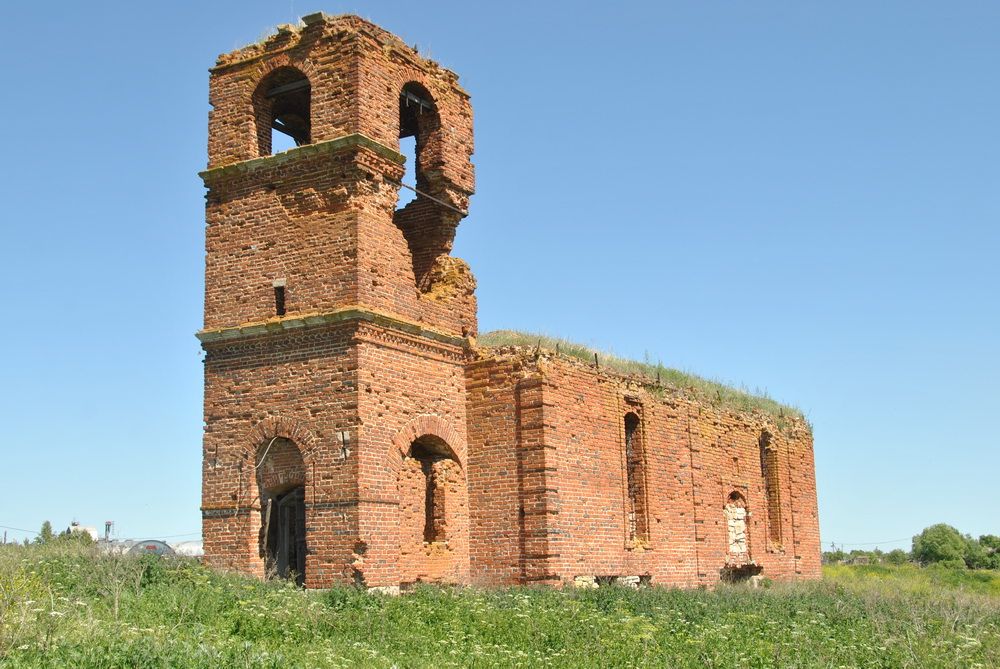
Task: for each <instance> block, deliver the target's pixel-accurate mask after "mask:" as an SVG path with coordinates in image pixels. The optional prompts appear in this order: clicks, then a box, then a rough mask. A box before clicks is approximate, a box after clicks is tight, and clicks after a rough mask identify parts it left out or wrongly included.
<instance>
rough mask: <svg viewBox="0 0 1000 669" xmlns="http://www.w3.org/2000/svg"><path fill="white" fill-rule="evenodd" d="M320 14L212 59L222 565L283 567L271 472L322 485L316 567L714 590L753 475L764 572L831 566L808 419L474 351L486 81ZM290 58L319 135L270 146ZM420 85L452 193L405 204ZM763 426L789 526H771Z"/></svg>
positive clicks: (209, 412) (431, 155) (212, 532)
mask: <svg viewBox="0 0 1000 669" xmlns="http://www.w3.org/2000/svg"><path fill="white" fill-rule="evenodd" d="M306 24H307V25H306V27H305V28H303V29H301V30H299V29H286V28H282V29H281V30H280V31H279V34H278V35H277V36H275V37H273V38H271V39H269V40H267V41H265V42H264V43H263V44H259V45H254V46H251V47H247V48H245V49H242V50H239V51H237V52H234V53H232V54H228V55H225V56H222V57H220V59H219V62H218V65H217V67H215V68H214V69H213V70H212V75H211V85H210V87H211V93H210V98H211V102H212V105H213V109H212V112H211V114H210V118H209V168H210V169H209V170H208V171H206V172H204V173H203V175H202V176H203V178H204V180H205V183H206V186H207V187H208V189H209V190H208V194H207V196H206V221H207V228H206V273H205V329H204V330H203V331H202V332H201V333H199V336H200V338H201V339H202V342H203V346H204V348H205V351H206V359H205V405H204V409H205V438H204V468H203V489H202V506H203V518H204V526H203V531H204V539H205V553H206V561H207V562H208V563H209V564H212V565H215V566H218V567H221V568H228V569H236V570H240V571H244V572H247V573H252V574H257V575H263V560H262V559H261V556H260V545H259V537H260V529H261V487H263V488H264V489H265V492H266V490H268V489H270V490H272V491H275V490H278V489H282V490H284V489H285V488H287V487H288V486H290V485H299V484H302V485H304V489H305V504H306V544H307V550H308V555H307V558H306V585H307V586H309V587H327V586H330V585H332V584H334V583H358V584H363V585H367V586H373V587H379V586H389V587H393V586H397V585H399V584H408V583H412V582H416V581H445V582H457V583H475V584H482V585H502V584H514V583H548V584H554V585H558V584H560V583H566V582H572V581H573V580H574V579H575V578H576V577H577V576H585V577H586V576H638V575H643V576H649V577H650V578H651V579H652V581H653V582H656V583H664V584H673V585H686V586H691V585H696V584H705V583H713V582H715V581H717V580H718V579H719V577H720V570H721V569H722V568H723V567H724V566H725V564H726V560H727V540H728V537H727V529H726V523H725V516H724V507H725V504H726V501H727V499H728V497H729V495H730V493H732V492H734V491H735V492H738V493H739V494H740V495H742V496H743V498H745V499H746V501H747V506H748V508H749V510H750V517H749V523H748V534H749V546H750V553H751V555H750V557H751V559H752V560H754V561H756V562H757V563H758V564H759V565H760V566H762V567H763V570H764V574H765V575H766V576H772V577H780V578H791V577H796V576H803V577H816V576H818V575H819V535H818V521H817V519H816V496H815V478H814V469H813V467H814V464H813V456H812V442H811V434H810V431H809V429H808V427H807V426H806V425H804V424H803V423H801V422H797V421H795V420H791V419H789V420H787V421H784V423H783V424H782V425H778V424H777V422H776V421H775V420H773V419H772V418H769V417H764V416H760V415H756V414H741V413H733V412H730V411H723V410H720V409H717V408H714V407H712V406H710V405H709V404H706V403H698V402H696V401H694V400H692V399H690V398H686V397H680V396H667V397H660V396H658V395H656V394H654V393H652V392H651V391H650V390H649V389H647V388H644V387H642V386H640V385H636V384H635V383H633V382H632V381H629V380H627V379H622V378H619V377H616V376H614V375H611V374H607V373H605V372H603V371H599V370H595V369H594V368H592V367H589V366H587V365H584V364H581V363H578V362H573V361H570V360H566V359H558V358H552V357H551V356H550V355H547V354H546V355H543V356H541V360H536V359H535V356H534V354H533V353H532V352H511V351H503V352H495V351H494V352H490V351H477V350H476V349H475V347H474V343H473V341H474V340H472V339H470V338H468V337H471V336H473V335H475V332H476V301H475V296H474V294H473V292H474V289H475V280H474V278H473V277H472V274H471V272H470V271H469V268H468V266H467V265H466V264H465V263H464V262H463V261H461V260H460V259H458V258H453V257H451V256H450V255H449V254H450V251H451V245H452V240H453V238H454V233H455V228H456V226H457V224H458V223H459V221H460V220H461V218H462V217H463V214H462V213H461V212H462V211H463V210H465V209H466V208H467V207H468V204H469V196H470V195H471V193H472V189H473V185H474V174H473V169H472V164H471V161H470V157H471V154H472V149H473V145H472V112H471V107H470V105H469V101H468V96H467V95H466V93H465V92H464V91H463V90H462V89H461V88H460V87H459V86H458V83H457V77H456V76H455V75H454V74H453V73H451V72H450V71H448V70H445V69H443V68H441V67H439V66H438V65H437V64H436V63H433V62H431V61H428V60H425V59H423V58H421V57H420V56H419V55H418V54H416V53H415V52H414V51H413V50H412V49H410V48H409V47H407V46H405V45H404V44H403V43H402V42H401V41H400V40H398V39H397V38H395V37H394V36H392V35H390V34H388V33H386V32H385V31H383V30H381V29H380V28H377V27H376V26H373V25H371V24H369V23H367V22H365V21H363V20H361V19H358V18H357V17H336V18H325V19H324V18H321V17H308V20H307V21H306ZM288 67H294V68H297V69H298V70H299V71H300V72H301V73H302V74H303V75H304V76H306V77H307V78H308V79H309V82H310V96H311V97H310V100H311V103H310V120H311V138H310V139H311V143H310V144H308V145H305V146H301V147H298V148H296V149H292V150H290V151H287V152H284V153H281V154H278V155H274V156H265V157H260V156H259V153H260V152H261V151H260V147H261V145H262V144H263V145H266V141H262V138H266V132H265V131H267V128H266V127H264V126H262V125H261V123H269V119H270V117H269V115H268V112H267V107H268V104H269V103H268V102H267V101H266V100H264V99H262V97H261V96H262V94H263V93H262V90H263V89H262V88H261V86H262V84H261V82H262V81H263V80H265V78H266V77H267V76H268V74H269V73H271V72H274V71H275V70H276V69H278V68H288ZM411 83H415V84H419V86H416V87H414V90H419V91H420V92H421V95H424V96H425V97H426V98H427V99H428V102H429V104H431V105H432V109H431V110H430V111H429V112H427V113H429V114H431V115H432V116H431V117H430V118H427V117H425V118H423V120H421V121H420V122H419V123H418V125H419V128H418V135H419V137H418V147H419V153H420V156H419V163H420V168H421V171H420V173H419V174H417V175H416V180H417V183H418V185H419V187H420V188H421V189H422V190H425V192H428V193H430V194H431V195H433V196H434V197H435V198H437V199H440V200H442V201H444V202H446V203H449V205H450V206H448V207H445V206H441V205H440V204H438V203H435V202H433V201H432V200H430V199H428V198H426V197H419V198H418V199H417V200H415V201H414V202H412V203H410V205H408V206H407V207H406V208H404V209H402V210H396V204H397V201H398V197H397V196H398V188H399V187H398V185H397V181H398V180H399V179H400V177H401V176H402V174H403V167H402V164H401V163H402V156H400V155H399V154H398V152H397V149H398V138H399V134H400V102H399V100H400V97H399V96H400V92H401V91H402V90H403V87H404V86H407V85H409V84H411ZM269 86H270V84H268V83H265V85H264V88H268V87H269ZM255 94H256V97H255ZM456 209H457V210H459V211H456ZM275 282H279V283H282V284H283V286H284V290H285V307H286V313H285V314H283V315H278V314H277V313H276V310H275V303H274V302H275V298H274V287H275ZM629 410H631V411H634V412H635V413H636V414H637V415H639V416H640V417H641V441H642V446H643V448H642V462H641V463H640V464H641V467H640V469H639V470H637V471H640V472H641V477H639V478H640V479H641V481H640V483H641V485H640V487H641V488H642V494H641V498H640V499H639V500H638V501H639V504H638V505H637V508H640V510H641V511H644V517H645V519H646V520H647V530H646V532H645V535H647V536H640V537H638V538H632V537H630V536H629V532H628V525H627V519H628V510H629V508H630V504H629V492H628V485H627V474H626V472H627V468H626V459H625V444H624V422H623V421H624V416H625V412H626V411H629ZM765 430H766V431H768V432H769V433H770V435H771V439H770V444H771V446H772V447H773V448H774V449H775V454H776V458H777V468H776V470H775V473H774V481H775V484H776V486H777V496H776V498H775V505H776V508H780V513H779V514H778V515H779V516H780V519H779V520H780V523H781V526H780V537H781V543H780V545H778V544H776V543H774V542H770V543H769V540H768V532H767V529H768V522H769V519H768V515H769V514H768V505H767V500H766V495H765V490H764V484H763V477H762V475H761V470H760V451H759V443H760V437H761V434H762V432H763V431H765ZM275 438H279V439H278V441H276V442H275V441H274V440H275ZM284 440H287V441H284ZM415 441H420V442H421V443H422V444H431V445H432V446H433V448H434V449H437V450H436V451H435V452H436V453H438V454H439V455H441V456H442V457H443V458H444V459H443V460H441V461H440V462H437V463H436V464H435V465H434V467H435V469H434V472H435V477H436V478H437V480H438V481H439V485H440V490H439V492H440V495H439V496H438V497H437V501H438V502H441V500H442V499H443V500H444V501H443V506H442V507H441V508H440V509H439V515H440V517H439V518H438V522H439V523H441V522H443V525H444V528H445V532H444V539H443V540H437V539H435V540H433V541H428V540H427V537H425V536H424V533H423V527H424V522H423V514H424V513H425V512H426V505H425V496H426V474H425V473H424V472H422V471H420V468H419V466H417V464H416V463H415V461H414V460H413V459H412V457H411V456H412V455H413V453H412V450H411V449H412V445H413V443H414V442H415ZM272 442H273V443H276V444H278V446H277V447H276V448H275V450H274V452H273V453H269V454H268V457H267V458H264V457H263V451H264V450H265V449H266V448H267V445H268V444H271V443H272ZM261 463H263V464H261ZM258 465H259V466H258ZM637 480H639V479H637Z"/></svg>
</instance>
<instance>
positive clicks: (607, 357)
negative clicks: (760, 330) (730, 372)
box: [479, 330, 805, 421]
mask: <svg viewBox="0 0 1000 669" xmlns="http://www.w3.org/2000/svg"><path fill="white" fill-rule="evenodd" d="M479 344H480V345H481V346H486V347H489V348H500V347H504V346H520V347H525V348H535V347H539V348H541V349H544V350H546V351H548V352H551V353H555V352H558V353H559V354H560V355H564V356H566V357H569V358H575V359H577V360H580V361H583V362H586V363H589V364H594V354H595V353H596V354H597V359H598V362H599V364H600V366H601V367H602V368H607V369H610V370H613V371H615V372H618V373H620V374H627V375H630V376H638V377H642V378H644V379H645V380H646V381H647V382H648V383H649V386H648V388H649V390H650V392H653V393H662V394H667V393H670V392H671V391H673V392H675V393H676V392H680V393H682V394H685V395H688V396H691V397H694V398H697V399H700V400H702V401H705V402H708V403H711V404H713V405H715V406H719V407H723V408H727V409H733V410H736V411H748V412H753V411H756V412H760V413H763V414H767V415H770V416H773V417H775V418H777V419H778V420H779V421H782V419H784V418H789V417H796V418H801V419H803V420H805V416H804V415H803V414H802V412H801V411H800V410H799V409H797V408H796V407H793V406H790V405H787V404H782V403H780V402H776V401H775V400H773V399H771V398H770V397H768V396H767V393H766V392H764V391H762V390H753V391H751V390H749V389H747V388H733V387H732V386H728V385H726V384H724V383H720V382H718V381H712V380H710V379H705V378H702V377H700V376H696V375H694V374H689V373H687V372H682V371H680V370H677V369H671V368H670V367H664V366H663V364H662V363H660V362H656V363H651V362H639V361H637V360H629V359H627V358H620V357H618V356H616V355H612V354H609V353H603V352H601V351H596V350H594V349H592V348H590V347H588V346H584V345H583V344H577V343H575V342H571V341H566V340H565V339H559V338H557V337H548V336H546V335H539V334H533V333H530V332H517V331H515V330H494V331H493V332H487V333H485V334H482V335H480V336H479ZM657 380H659V385H657Z"/></svg>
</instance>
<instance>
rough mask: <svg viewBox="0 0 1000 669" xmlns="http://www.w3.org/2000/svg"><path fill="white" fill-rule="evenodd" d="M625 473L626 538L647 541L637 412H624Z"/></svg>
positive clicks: (647, 528)
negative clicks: (626, 504)
mask: <svg viewBox="0 0 1000 669" xmlns="http://www.w3.org/2000/svg"><path fill="white" fill-rule="evenodd" d="M625 474H626V487H627V490H628V509H627V513H628V519H627V520H628V540H629V542H630V543H633V544H645V543H647V542H648V541H649V521H648V515H647V513H646V467H645V448H644V444H643V439H642V422H641V421H640V420H639V416H638V414H635V413H632V412H629V413H627V414H625Z"/></svg>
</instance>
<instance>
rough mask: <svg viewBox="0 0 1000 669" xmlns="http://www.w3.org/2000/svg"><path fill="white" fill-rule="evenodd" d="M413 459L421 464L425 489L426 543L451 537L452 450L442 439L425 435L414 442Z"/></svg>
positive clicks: (411, 451) (454, 464)
mask: <svg viewBox="0 0 1000 669" xmlns="http://www.w3.org/2000/svg"><path fill="white" fill-rule="evenodd" d="M410 458H412V459H413V460H415V461H416V462H417V463H418V464H419V467H420V473H421V478H422V481H421V483H422V488H423V510H422V513H421V514H420V516H421V517H422V521H423V537H424V542H425V543H435V542H440V541H445V540H446V539H447V538H448V515H447V512H448V508H447V503H448V499H447V498H448V487H449V484H450V483H453V478H454V474H455V472H456V466H457V465H456V463H455V461H454V460H453V459H452V457H451V452H450V449H448V447H447V445H446V444H444V442H442V441H440V440H435V439H433V438H429V437H423V438H421V439H418V440H416V441H415V442H413V445H412V446H411V447H410Z"/></svg>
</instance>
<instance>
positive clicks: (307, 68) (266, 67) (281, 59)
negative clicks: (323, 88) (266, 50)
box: [243, 53, 318, 102]
mask: <svg viewBox="0 0 1000 669" xmlns="http://www.w3.org/2000/svg"><path fill="white" fill-rule="evenodd" d="M283 67H290V68H293V69H296V70H298V71H299V72H301V73H302V74H304V75H306V78H307V79H309V85H310V86H313V87H315V86H316V81H317V78H318V73H317V71H316V67H315V66H314V65H313V64H312V61H311V60H309V59H308V58H301V59H300V58H292V57H290V56H289V55H288V54H287V53H283V54H280V55H278V56H275V57H274V58H271V59H269V60H267V61H264V62H262V63H260V64H259V65H258V66H257V67H256V68H254V71H253V74H252V75H251V76H249V77H247V79H246V83H245V85H244V96H243V99H244V100H246V101H247V102H250V98H251V97H253V94H254V93H255V92H256V91H257V87H258V86H260V83H261V82H262V81H264V78H265V77H267V75H269V74H271V73H272V72H274V71H275V70H279V69H281V68H283Z"/></svg>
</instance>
